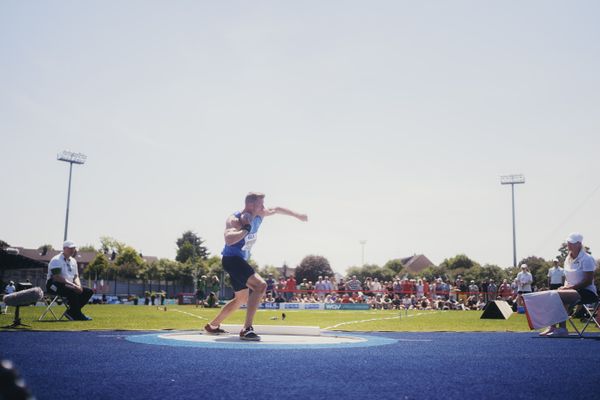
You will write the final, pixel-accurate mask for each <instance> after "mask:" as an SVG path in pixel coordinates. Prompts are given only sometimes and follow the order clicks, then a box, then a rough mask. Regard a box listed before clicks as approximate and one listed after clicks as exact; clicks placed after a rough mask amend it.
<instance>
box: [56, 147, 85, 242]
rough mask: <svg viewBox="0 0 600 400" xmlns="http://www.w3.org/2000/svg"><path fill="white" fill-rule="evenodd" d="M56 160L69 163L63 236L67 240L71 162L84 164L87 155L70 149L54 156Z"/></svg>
mask: <svg viewBox="0 0 600 400" xmlns="http://www.w3.org/2000/svg"><path fill="white" fill-rule="evenodd" d="M56 159H57V160H58V161H64V162H68V163H69V189H68V191H67V216H66V217H65V237H64V239H63V240H67V230H68V228H69V203H70V202H71V175H72V173H73V164H84V163H85V160H87V156H86V155H85V154H83V153H73V152H71V151H67V150H65V151H63V152H62V153H58V155H57V156H56Z"/></svg>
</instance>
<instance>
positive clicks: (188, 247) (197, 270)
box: [0, 231, 600, 290]
mask: <svg viewBox="0 0 600 400" xmlns="http://www.w3.org/2000/svg"><path fill="white" fill-rule="evenodd" d="M175 243H176V245H177V255H176V257H175V260H171V259H167V258H161V259H158V260H157V261H154V262H146V261H145V260H144V259H143V257H142V254H140V253H139V252H137V251H136V250H135V249H134V248H133V247H131V246H128V245H126V244H124V243H122V242H120V241H118V240H116V239H113V238H111V237H108V236H103V237H101V238H100V247H99V248H95V247H94V246H91V245H86V246H81V247H80V249H79V250H80V251H94V252H96V253H97V254H96V256H95V258H94V259H93V260H92V261H91V262H90V263H89V264H88V265H87V266H86V268H85V269H84V271H83V275H84V277H85V278H87V279H91V280H100V279H104V280H115V281H116V280H117V279H124V280H126V281H127V282H128V284H129V282H130V281H132V280H136V281H142V282H143V283H144V285H145V286H146V285H149V287H150V290H152V286H151V285H152V282H156V281H158V282H164V283H165V287H167V288H168V286H169V283H171V284H174V283H179V284H181V285H186V286H193V287H194V289H195V288H196V287H197V285H198V284H199V283H201V282H202V281H205V280H206V278H207V277H210V276H217V277H219V278H220V279H221V278H223V277H224V278H225V284H228V283H229V282H228V277H227V276H224V274H223V267H222V265H221V258H220V257H219V256H211V255H210V252H209V251H208V249H207V248H206V246H204V240H202V238H201V237H199V236H198V235H197V234H196V233H194V232H192V231H185V232H184V233H183V234H182V235H181V237H179V238H177V240H176V242H175ZM0 245H1V246H2V247H3V248H5V247H9V245H8V243H6V242H5V241H2V240H0ZM48 249H52V246H51V245H48V244H44V245H42V246H40V248H39V250H40V251H43V250H48ZM585 251H587V252H588V253H590V254H591V251H590V248H589V247H587V246H586V247H585ZM567 253H568V250H567V246H566V244H564V243H563V244H562V245H561V246H560V248H558V249H557V255H556V257H555V258H556V259H557V260H558V261H559V263H560V265H562V264H563V262H564V260H565V258H566V257H567ZM552 263H553V260H546V259H544V258H542V257H537V256H528V257H526V258H523V259H522V260H521V261H520V262H519V263H518V264H517V266H516V267H513V266H511V267H508V268H502V267H500V266H498V265H493V264H484V265H481V264H479V263H478V262H476V261H474V260H472V259H470V258H469V257H468V256H466V255H464V254H458V255H456V256H454V257H451V258H446V259H444V260H443V261H442V262H441V263H440V265H439V266H431V267H428V268H426V269H424V270H422V271H419V272H418V273H413V272H411V271H409V270H407V269H406V268H405V266H404V265H403V264H402V261H401V260H400V259H392V260H389V261H388V262H386V263H385V264H384V265H383V266H379V265H376V264H366V265H362V266H351V267H349V268H348V269H347V270H346V276H345V277H351V276H353V275H356V277H357V278H358V279H359V280H360V281H364V280H365V279H366V278H367V277H371V278H378V279H379V281H384V282H385V281H391V280H393V279H394V278H396V277H400V278H408V279H414V278H426V279H427V280H429V281H431V280H433V279H437V278H442V279H443V280H444V281H454V280H456V278H457V277H458V276H459V275H460V276H461V277H462V279H463V280H465V281H467V282H468V281H471V280H474V281H475V282H477V283H480V282H483V281H484V280H488V279H493V280H494V281H496V282H502V281H503V280H504V279H507V280H508V281H509V282H510V281H512V280H513V279H514V278H515V277H516V275H517V273H518V272H519V270H520V269H519V266H520V265H521V264H527V265H528V267H529V270H530V272H531V274H532V275H533V278H534V284H535V285H536V286H537V287H538V288H539V287H544V286H545V285H546V282H547V273H548V269H549V268H551V267H552ZM250 264H251V265H252V266H253V267H254V269H255V270H256V271H257V272H258V273H259V274H261V276H263V277H267V276H268V275H272V276H273V278H274V279H280V278H282V277H283V278H287V277H288V276H289V275H290V274H291V270H292V269H291V268H289V267H287V266H286V265H284V266H283V267H282V268H277V267H275V266H273V265H265V266H263V267H259V266H258V265H257V264H256V263H255V262H254V261H253V260H250ZM225 275H226V274H225ZM294 275H295V279H296V281H298V282H301V281H302V280H303V279H304V278H306V279H307V280H309V281H312V282H316V281H317V279H318V277H319V276H323V277H324V276H330V277H332V276H334V272H333V270H332V268H331V265H330V263H329V261H328V260H327V258H326V257H324V256H320V255H308V256H306V257H304V258H303V259H302V261H301V262H300V264H299V265H297V266H296V268H295V271H294ZM596 281H597V285H599V287H600V274H596Z"/></svg>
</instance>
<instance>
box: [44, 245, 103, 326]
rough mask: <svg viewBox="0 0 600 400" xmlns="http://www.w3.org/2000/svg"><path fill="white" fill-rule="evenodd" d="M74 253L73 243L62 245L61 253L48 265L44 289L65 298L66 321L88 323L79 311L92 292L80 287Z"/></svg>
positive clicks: (87, 319)
mask: <svg viewBox="0 0 600 400" xmlns="http://www.w3.org/2000/svg"><path fill="white" fill-rule="evenodd" d="M76 253H77V247H76V246H75V243H73V242H71V241H70V240H67V241H65V242H64V243H63V251H62V253H60V254H58V255H57V256H55V257H53V258H52V260H50V263H49V264H48V281H47V282H46V289H47V290H48V292H50V293H55V294H58V295H60V296H63V297H66V298H67V301H68V303H69V310H68V311H67V312H66V313H65V316H66V317H67V318H68V319H70V320H71V321H89V320H91V318H90V317H88V316H86V315H85V314H83V313H82V312H81V309H82V308H83V307H84V306H85V305H86V304H87V303H88V301H89V300H90V298H91V297H92V295H93V294H94V292H93V291H92V290H91V289H89V288H86V287H83V286H82V285H81V281H80V280H79V273H78V271H77V261H75V254H76Z"/></svg>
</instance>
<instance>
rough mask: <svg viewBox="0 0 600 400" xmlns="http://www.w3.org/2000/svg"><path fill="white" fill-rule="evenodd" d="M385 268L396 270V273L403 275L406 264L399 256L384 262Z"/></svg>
mask: <svg viewBox="0 0 600 400" xmlns="http://www.w3.org/2000/svg"><path fill="white" fill-rule="evenodd" d="M383 268H387V269H389V270H392V271H394V274H395V275H401V274H402V272H403V271H404V265H402V261H401V260H400V259H399V258H396V259H393V260H389V261H388V262H386V263H385V264H384V266H383Z"/></svg>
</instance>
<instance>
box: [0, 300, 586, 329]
mask: <svg viewBox="0 0 600 400" xmlns="http://www.w3.org/2000/svg"><path fill="white" fill-rule="evenodd" d="M43 310H44V308H42V307H22V308H21V321H22V323H24V324H27V325H30V326H31V328H30V329H32V330H39V331H80V330H166V329H174V330H194V329H201V328H202V327H203V326H204V324H206V322H207V321H208V320H210V319H212V318H213V317H214V316H215V315H216V314H217V312H218V309H204V308H196V307H194V306H168V307H167V311H164V310H163V309H159V308H157V307H152V306H128V305H89V306H87V307H86V308H85V312H86V314H87V315H89V316H90V317H92V318H93V319H94V320H93V321H87V322H75V321H65V320H64V319H63V320H62V321H55V320H53V319H52V320H51V319H50V318H51V317H52V316H51V315H49V314H48V315H46V318H45V321H38V318H39V316H40V315H41V314H42V312H43ZM53 310H57V311H55V313H57V312H58V310H60V312H61V313H62V310H64V308H63V307H62V306H57V307H55V308H53ZM14 311H15V309H14V308H13V307H10V308H9V311H8V312H9V314H2V315H0V326H5V325H10V324H11V323H12V321H13V318H14V314H13V313H14ZM285 313H286V316H287V318H286V319H285V320H282V319H281V311H275V310H264V311H263V310H260V311H259V312H258V313H257V316H256V318H255V325H284V326H290V325H292V326H293V325H301V326H318V327H320V328H321V329H331V330H343V331H367V332H369V331H371V332H372V331H384V332H444V331H448V332H481V331H486V332H527V331H529V327H528V325H527V320H526V318H525V316H524V315H523V314H516V313H515V314H513V315H512V316H511V317H510V318H509V319H508V320H490V319H486V320H482V319H480V318H479V317H480V316H481V312H479V311H417V310H415V311H409V312H408V313H406V312H405V311H402V312H399V311H382V310H380V311H375V310H373V311H312V310H311V311H286V312H285ZM57 315H58V313H57ZM244 315H245V312H244V311H243V310H241V311H238V312H236V313H235V314H233V315H232V316H231V317H230V318H229V319H228V320H227V321H226V323H230V324H238V323H243V321H244ZM275 318H276V319H275ZM588 329H590V328H588ZM592 330H593V331H598V330H597V329H592Z"/></svg>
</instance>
